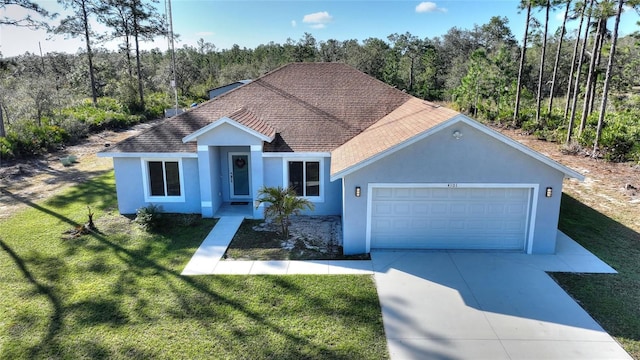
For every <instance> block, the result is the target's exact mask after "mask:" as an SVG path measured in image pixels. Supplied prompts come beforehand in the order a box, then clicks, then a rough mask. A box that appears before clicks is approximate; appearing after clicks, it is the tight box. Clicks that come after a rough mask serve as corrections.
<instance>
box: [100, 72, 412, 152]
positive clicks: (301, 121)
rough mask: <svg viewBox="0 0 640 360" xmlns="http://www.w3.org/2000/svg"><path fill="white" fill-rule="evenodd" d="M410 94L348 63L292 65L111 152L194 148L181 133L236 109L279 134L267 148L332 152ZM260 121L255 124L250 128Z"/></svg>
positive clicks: (205, 104) (195, 128)
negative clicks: (248, 113)
mask: <svg viewBox="0 0 640 360" xmlns="http://www.w3.org/2000/svg"><path fill="white" fill-rule="evenodd" d="M411 98H412V97H411V96H410V95H407V94H405V93H403V92H401V91H399V90H397V89H394V88H393V87H391V86H388V85H386V84H385V83H383V82H381V81H378V80H376V79H374V78H373V77H370V76H368V75H366V74H364V73H362V72H360V71H358V70H356V69H354V68H352V67H350V66H348V65H345V64H339V63H295V64H289V65H285V66H283V67H281V68H279V69H277V70H274V71H273V72H271V73H268V74H266V75H264V76H262V77H261V78H259V79H257V80H255V81H253V82H251V83H249V84H247V85H244V86H241V87H239V88H236V89H234V90H232V91H230V92H228V93H226V94H224V95H222V96H220V97H218V98H216V99H214V100H210V101H208V102H205V103H203V104H202V105H200V106H198V107H196V108H193V109H190V110H188V111H187V112H185V113H183V114H181V115H178V116H176V117H173V118H171V119H168V120H166V121H164V122H162V123H161V124H159V125H158V126H156V127H154V128H152V129H150V130H148V131H146V132H144V133H142V134H140V135H138V136H136V137H133V138H129V139H127V140H125V141H123V142H121V143H119V144H117V145H115V146H113V147H112V148H110V149H109V151H108V152H109V153H117V152H195V151H196V149H195V147H196V144H195V142H189V143H186V144H185V143H183V142H182V138H184V137H185V136H187V135H189V134H191V133H193V132H195V131H197V130H198V129H200V128H202V127H204V126H206V125H208V124H210V123H211V122H213V121H216V120H218V119H220V118H221V117H224V116H229V114H233V113H234V112H236V111H237V110H238V109H245V110H246V111H248V112H250V113H252V114H254V115H255V117H256V118H257V119H259V120H260V121H262V122H263V123H265V124H268V125H269V126H271V127H272V128H273V129H274V130H275V132H277V133H278V136H277V137H276V140H275V141H273V142H272V143H270V144H268V143H266V144H265V147H264V150H265V151H296V152H329V151H331V150H333V149H335V148H337V147H338V146H340V145H342V144H344V143H345V142H347V141H349V140H350V139H351V138H353V137H354V136H356V135H358V134H360V133H361V132H363V131H364V130H365V129H367V128H368V127H370V126H371V125H372V124H374V123H375V122H376V121H378V120H379V119H381V118H383V117H384V116H386V115H387V114H389V113H390V112H392V111H393V110H395V109H396V108H397V107H398V106H400V105H402V104H404V103H405V102H407V101H408V100H409V99H411ZM243 121H244V120H243ZM261 126H262V125H258V124H257V123H252V125H251V128H254V129H257V128H261ZM260 132H262V130H261V131H260Z"/></svg>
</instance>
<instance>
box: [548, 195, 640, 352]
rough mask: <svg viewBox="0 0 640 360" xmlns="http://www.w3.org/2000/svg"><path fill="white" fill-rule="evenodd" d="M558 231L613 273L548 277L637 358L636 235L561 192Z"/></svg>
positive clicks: (639, 287)
mask: <svg viewBox="0 0 640 360" xmlns="http://www.w3.org/2000/svg"><path fill="white" fill-rule="evenodd" d="M621 215H623V218H624V215H628V216H638V214H637V213H636V214H635V215H634V214H621ZM622 220H624V219H622ZM560 230H562V231H563V232H564V233H565V234H567V235H569V236H570V237H571V238H573V239H574V240H576V241H577V242H578V243H580V244H581V245H582V246H584V247H585V248H587V249H588V250H589V251H591V252H592V253H594V254H595V255H597V256H598V257H599V258H600V259H602V260H603V261H605V262H606V263H607V264H609V265H611V266H612V267H613V268H614V269H616V271H618V274H565V273H562V274H560V273H554V274H552V276H553V277H554V278H555V279H556V280H557V281H558V283H559V284H560V285H561V286H562V287H563V288H564V289H565V290H567V292H568V293H569V294H571V296H573V297H574V299H576V300H577V301H578V302H579V304H580V305H581V306H582V307H583V308H584V309H585V310H587V312H588V313H589V314H591V316H593V317H594V318H595V319H596V320H597V321H598V322H599V323H600V324H601V325H602V327H603V328H604V329H605V330H606V331H607V332H608V333H609V334H611V335H612V336H614V337H615V338H616V339H617V340H618V342H620V343H621V344H622V345H623V346H624V348H625V350H627V352H629V354H631V356H632V357H634V358H635V359H640V234H638V232H636V231H634V230H633V229H630V228H628V227H627V226H625V225H624V224H622V223H620V222H618V221H616V220H614V219H611V218H609V217H607V216H605V215H603V214H601V213H599V212H598V211H596V210H593V209H592V208H590V207H588V206H586V205H584V204H583V203H581V202H580V201H578V200H576V199H574V198H572V197H571V196H568V195H566V194H565V195H564V196H563V198H562V208H561V214H560Z"/></svg>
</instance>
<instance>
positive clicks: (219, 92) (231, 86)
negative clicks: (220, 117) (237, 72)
mask: <svg viewBox="0 0 640 360" xmlns="http://www.w3.org/2000/svg"><path fill="white" fill-rule="evenodd" d="M250 82H251V80H249V79H247V80H239V81H236V82H232V83H231V84H226V85H222V86H218V87H217V88H214V89H210V90H209V91H207V92H208V93H209V100H211V99H214V98H217V97H218V96H220V95H222V94H224V93H226V92H229V91H231V90H233V89H235V88H237V87H239V86H242V85H245V84H248V83H250Z"/></svg>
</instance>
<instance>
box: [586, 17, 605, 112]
mask: <svg viewBox="0 0 640 360" xmlns="http://www.w3.org/2000/svg"><path fill="white" fill-rule="evenodd" d="M602 21H603V25H602V26H601V27H600V37H599V39H600V41H599V42H598V51H597V52H596V54H598V55H597V56H596V67H595V70H594V71H595V72H594V74H593V76H594V80H593V83H592V84H591V89H589V91H590V92H591V95H589V114H591V113H593V107H594V104H595V99H596V85H597V83H598V75H599V74H600V62H601V61H602V46H603V45H604V38H605V33H606V28H607V26H606V24H607V21H606V20H602Z"/></svg>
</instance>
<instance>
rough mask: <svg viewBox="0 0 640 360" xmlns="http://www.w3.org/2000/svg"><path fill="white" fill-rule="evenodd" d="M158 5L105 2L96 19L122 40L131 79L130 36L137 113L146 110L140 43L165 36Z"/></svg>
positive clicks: (137, 1)
mask: <svg viewBox="0 0 640 360" xmlns="http://www.w3.org/2000/svg"><path fill="white" fill-rule="evenodd" d="M157 3H158V0H151V1H150V2H147V3H144V2H142V1H141V0H108V1H107V2H106V3H105V6H104V7H103V9H102V11H101V12H100V14H98V20H100V21H101V22H103V23H104V24H105V25H107V26H109V27H110V28H111V29H112V30H113V32H112V34H111V35H112V37H122V38H123V41H124V45H123V51H124V52H125V56H126V60H127V70H128V74H129V77H130V78H131V77H132V76H133V71H132V65H131V37H133V43H134V45H135V52H136V73H137V83H138V84H137V85H138V99H139V107H140V110H144V108H145V105H144V90H143V79H142V76H143V74H142V62H141V60H140V41H146V40H152V39H153V38H154V37H156V36H158V35H163V34H165V33H166V31H165V29H166V26H165V24H164V21H163V20H162V17H161V15H160V14H159V13H158V12H157V11H156V9H155V8H154V6H153V4H157Z"/></svg>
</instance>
